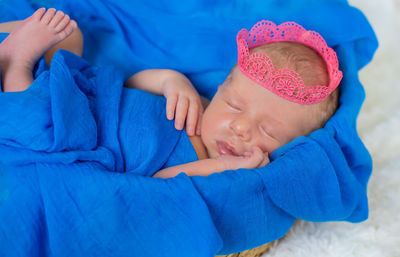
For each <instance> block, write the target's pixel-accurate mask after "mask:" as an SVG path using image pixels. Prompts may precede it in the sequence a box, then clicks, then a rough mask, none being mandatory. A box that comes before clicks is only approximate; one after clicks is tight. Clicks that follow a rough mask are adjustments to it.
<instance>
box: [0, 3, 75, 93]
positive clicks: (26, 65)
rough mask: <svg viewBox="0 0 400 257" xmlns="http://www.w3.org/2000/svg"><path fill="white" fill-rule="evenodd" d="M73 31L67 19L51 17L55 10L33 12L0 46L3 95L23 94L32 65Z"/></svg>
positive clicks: (72, 26) (73, 27)
mask: <svg viewBox="0 0 400 257" xmlns="http://www.w3.org/2000/svg"><path fill="white" fill-rule="evenodd" d="M76 27H77V25H76V22H75V21H73V20H70V18H69V17H68V16H66V15H65V16H60V15H55V10H54V9H53V8H50V9H48V10H47V12H46V11H45V9H44V8H41V9H39V10H37V11H36V12H35V13H34V14H33V15H32V16H31V17H29V18H27V19H25V20H24V21H22V22H21V23H20V24H18V26H17V27H16V28H15V29H14V30H13V31H12V32H11V33H10V35H9V36H8V37H7V38H6V39H5V40H4V41H3V42H2V43H1V44H0V65H1V78H2V86H3V91H4V92H8V91H23V90H25V89H27V88H28V87H29V85H30V84H31V83H32V82H33V77H32V69H33V66H34V64H35V63H36V61H37V60H38V59H39V58H40V57H41V56H42V55H43V54H44V53H45V52H46V51H48V50H49V49H50V48H51V47H53V46H54V45H56V44H57V43H59V42H60V41H62V40H64V39H65V38H66V37H68V36H69V35H71V33H72V32H73V31H74V29H75V28H76Z"/></svg>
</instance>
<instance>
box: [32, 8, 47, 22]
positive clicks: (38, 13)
mask: <svg viewBox="0 0 400 257" xmlns="http://www.w3.org/2000/svg"><path fill="white" fill-rule="evenodd" d="M45 11H46V8H43V7H42V8H39V9H37V10H36V12H34V13H33V14H32V19H33V20H35V21H40V19H41V18H42V16H43V14H44V13H45Z"/></svg>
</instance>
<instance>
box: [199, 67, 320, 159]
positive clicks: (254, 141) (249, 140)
mask: <svg viewBox="0 0 400 257" xmlns="http://www.w3.org/2000/svg"><path fill="white" fill-rule="evenodd" d="M229 80H230V81H229ZM312 108H315V107H313V106H310V105H301V104H297V103H293V102H290V101H288V100H286V99H284V98H281V97H279V96H277V95H275V94H274V93H272V92H270V91H269V90H267V89H265V88H264V87H262V86H260V85H258V84H256V83H255V82H254V81H252V80H250V79H249V78H247V77H246V76H245V75H243V74H242V73H241V72H240V70H239V69H238V68H236V70H235V71H233V74H232V78H231V79H228V80H227V81H225V82H224V84H223V85H221V86H220V87H219V88H218V92H217V93H216V94H215V96H214V98H213V99H212V101H211V103H210V104H209V106H208V107H207V109H206V110H205V112H204V115H203V119H202V125H201V139H202V141H203V143H204V144H205V146H206V148H207V151H208V154H209V156H210V157H211V158H215V157H217V156H220V155H224V154H230V155H243V154H244V152H246V151H250V150H251V148H252V146H258V147H259V148H260V149H261V150H262V151H263V152H268V153H271V152H273V151H274V150H276V149H277V148H279V147H280V146H283V145H284V144H287V143H289V142H290V141H291V140H293V139H294V138H295V137H297V136H302V135H307V134H308V133H310V132H311V129H310V128H313V127H314V125H315V124H312V123H313V119H312V111H313V110H312ZM314 123H315V122H314Z"/></svg>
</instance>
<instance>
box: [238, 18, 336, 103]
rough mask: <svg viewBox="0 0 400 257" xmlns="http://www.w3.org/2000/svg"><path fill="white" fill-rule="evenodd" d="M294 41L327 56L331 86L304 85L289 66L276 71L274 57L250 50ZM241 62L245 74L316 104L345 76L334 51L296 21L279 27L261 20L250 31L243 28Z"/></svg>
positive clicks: (300, 100) (297, 99)
mask: <svg viewBox="0 0 400 257" xmlns="http://www.w3.org/2000/svg"><path fill="white" fill-rule="evenodd" d="M283 41H286V42H287V41H291V42H297V43H301V44H303V45H306V46H309V47H311V48H312V49H314V50H315V51H316V52H317V53H319V54H320V56H321V57H322V58H323V59H324V61H325V63H326V66H327V69H328V73H329V86H320V85H316V86H308V87H306V86H305V85H304V82H303V79H302V78H301V77H300V75H299V74H298V73H297V72H295V71H293V70H290V69H280V70H275V69H274V66H273V64H272V61H271V59H270V58H269V57H268V55H266V54H265V53H259V52H253V53H252V54H249V49H252V48H254V47H256V46H260V45H262V44H267V43H272V42H283ZM237 46H238V65H239V68H240V70H241V71H242V73H243V74H245V75H246V76H247V77H249V78H250V79H251V80H253V81H255V82H257V83H258V84H260V85H261V86H263V87H265V88H267V89H268V90H270V91H272V92H273V93H275V94H276V95H278V96H280V97H283V98H285V99H287V100H289V101H292V102H296V103H300V104H315V103H318V102H320V101H322V100H324V99H325V98H326V97H327V96H328V95H329V94H330V93H331V92H332V91H333V90H335V88H336V87H337V86H338V85H339V83H340V80H341V79H342V77H343V75H342V72H341V71H340V70H339V69H338V66H339V62H338V59H337V56H336V53H335V51H334V50H333V49H332V48H330V47H328V46H327V44H326V42H325V40H324V39H323V38H322V36H321V35H320V34H318V33H317V32H315V31H307V30H305V29H304V28H303V27H302V26H300V25H299V24H297V23H295V22H285V23H282V24H281V25H279V26H276V25H275V23H273V22H271V21H265V20H263V21H259V22H257V24H256V25H254V26H253V27H252V28H251V30H250V32H249V31H247V30H246V29H242V30H240V31H239V33H238V34H237Z"/></svg>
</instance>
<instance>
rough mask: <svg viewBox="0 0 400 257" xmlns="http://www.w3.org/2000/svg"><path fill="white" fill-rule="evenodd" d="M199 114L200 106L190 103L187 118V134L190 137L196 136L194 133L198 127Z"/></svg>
mask: <svg viewBox="0 0 400 257" xmlns="http://www.w3.org/2000/svg"><path fill="white" fill-rule="evenodd" d="M198 114H199V106H198V104H197V103H196V102H192V101H191V102H190V103H189V110H188V114H187V118H186V133H187V134H188V135H189V136H194V131H195V128H196V125H197V117H198Z"/></svg>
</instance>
